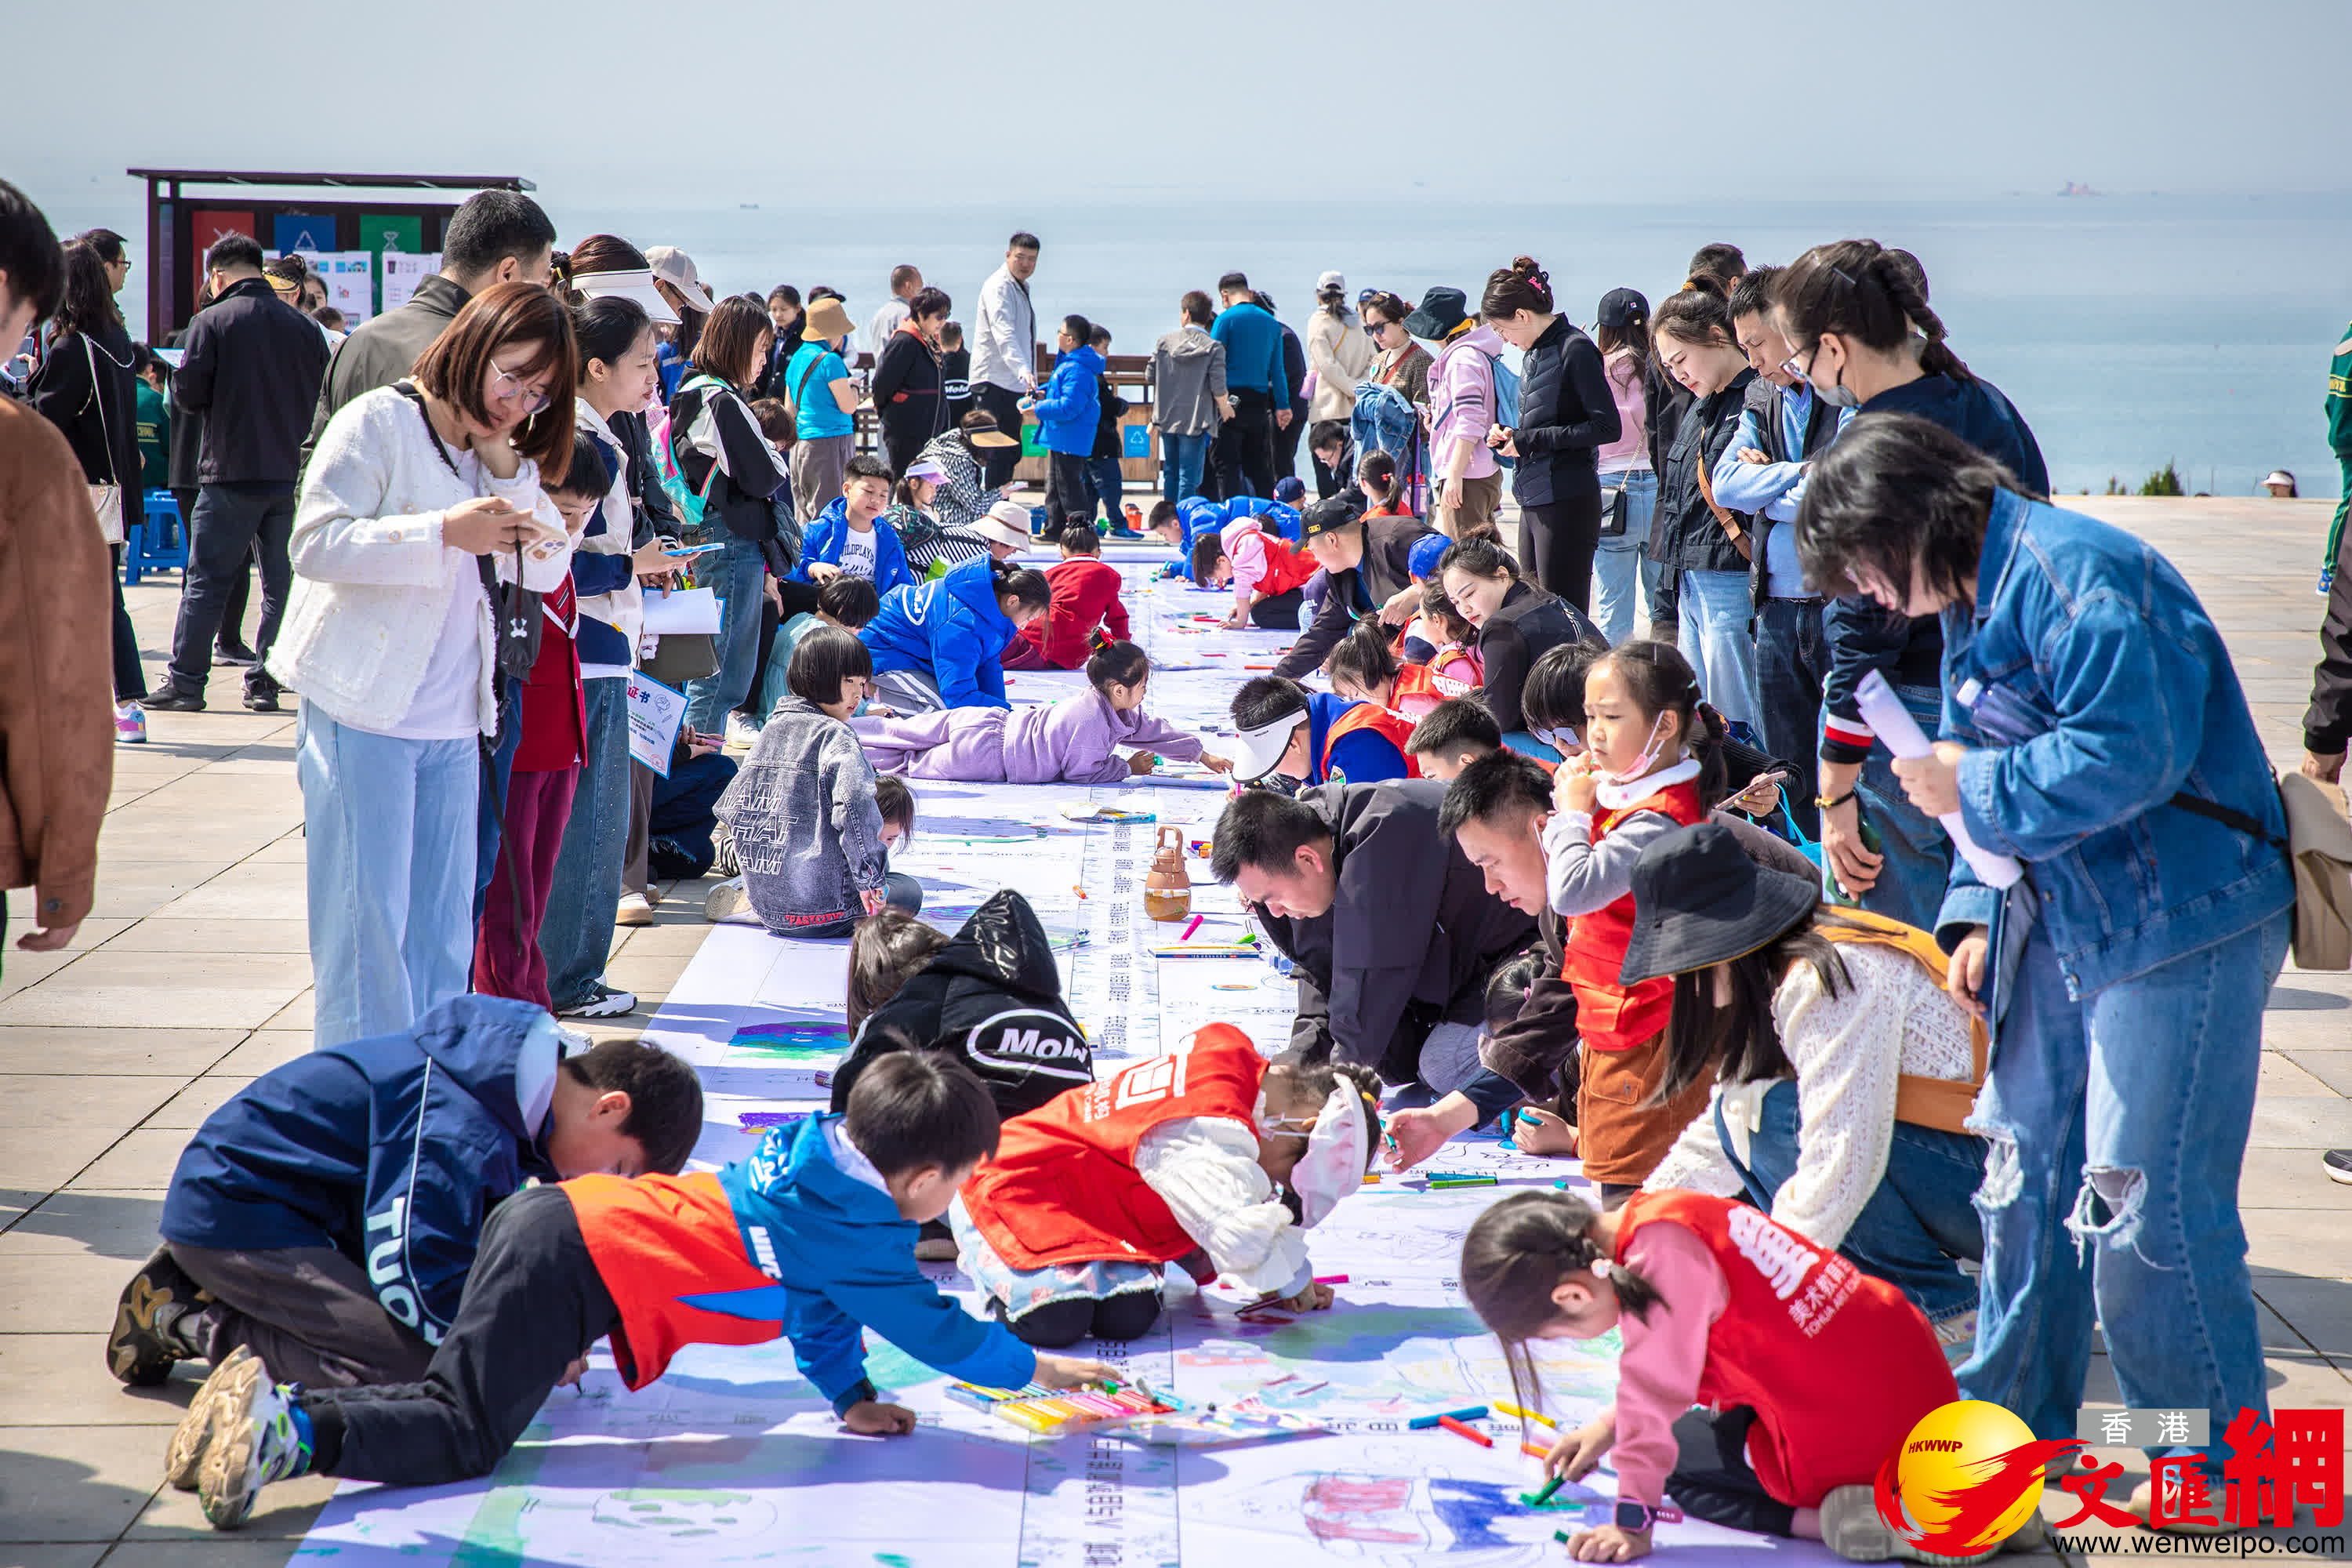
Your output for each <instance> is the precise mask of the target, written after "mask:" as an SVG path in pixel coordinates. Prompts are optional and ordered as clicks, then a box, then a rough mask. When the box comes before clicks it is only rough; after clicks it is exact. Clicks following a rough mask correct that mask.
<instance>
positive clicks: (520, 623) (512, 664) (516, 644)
mask: <svg viewBox="0 0 2352 1568" xmlns="http://www.w3.org/2000/svg"><path fill="white" fill-rule="evenodd" d="M399 392H400V395H402V396H403V397H405V398H407V399H408V401H409V402H411V403H413V404H415V405H416V416H417V417H418V418H419V419H422V420H424V421H425V435H426V436H428V437H431V438H432V441H433V449H434V451H436V452H437V453H439V454H440V457H441V461H442V463H443V464H444V465H445V466H446V468H448V470H449V472H450V473H451V474H453V475H456V474H457V459H456V458H452V457H451V456H449V448H448V447H445V446H443V445H442V444H441V432H439V431H438V430H436V429H435V428H433V416H431V415H429V414H427V413H426V412H425V395H424V394H423V393H421V392H418V391H417V390H416V388H415V385H414V384H411V383H409V382H405V381H404V382H401V383H400V384H399ZM459 477H460V478H462V476H459ZM474 564H475V565H476V566H478V567H479V568H480V569H481V573H482V593H483V595H484V596H485V597H487V598H488V600H489V602H490V627H491V637H492V647H493V648H494V649H495V662H496V663H497V665H498V668H499V674H501V675H504V676H507V677H509V679H515V680H523V679H529V677H530V667H531V666H532V665H534V664H537V663H538V662H539V595H537V594H534V593H532V592H531V591H530V589H528V588H526V587H524V586H523V585H522V546H521V545H520V544H517V545H516V546H515V580H514V581H513V582H512V583H510V584H509V583H501V582H499V567H498V563H497V561H496V560H494V559H493V558H492V557H490V556H488V555H477V556H475V557H474Z"/></svg>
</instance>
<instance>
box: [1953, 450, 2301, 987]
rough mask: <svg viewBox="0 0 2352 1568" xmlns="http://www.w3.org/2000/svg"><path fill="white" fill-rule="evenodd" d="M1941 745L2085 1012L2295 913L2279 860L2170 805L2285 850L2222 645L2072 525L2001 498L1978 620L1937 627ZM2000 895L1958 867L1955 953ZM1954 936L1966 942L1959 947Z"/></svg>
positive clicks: (2191, 611)
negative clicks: (2201, 807) (2087, 1005)
mask: <svg viewBox="0 0 2352 1568" xmlns="http://www.w3.org/2000/svg"><path fill="white" fill-rule="evenodd" d="M1943 628H1944V724H1943V732H1944V738H1945V739H1946V740H1950V741H1958V742H1960V743H1962V744H1963V745H1965V746H1967V747H1969V752H1968V754H1967V755H1966V756H1964V757H1962V758H1961V760H1960V765H1959V793H1960V812H1961V816H1962V818H1963V819H1964V820H1965V821H1966V823H1967V825H1968V829H1969V836H1970V837H1973V838H1974V839H1975V840H1976V841H1977V842H1978V843H1979V845H1981V846H1983V847H1985V848H1987V849H1997V850H2001V851H2004V852H2006V853H2008V854H2011V855H2013V856H2015V857H2017V858H2019V859H2021V860H2022V861H2024V862H2025V880H2024V882H2023V883H2022V884H2021V887H2020V889H2019V890H2020V891H2021V893H2028V894H2030V895H2031V896H2032V899H2033V900H2034V905H2035V914H2036V917H2037V918H2038V919H2039V920H2040V921H2041V922H2042V924H2043V925H2044V926H2045V927H2046V929H2047V931H2048V932H2049V937H2050V941H2051V942H2052V943H2053V945H2054V946H2055V947H2056V949H2057V952H2058V963H2059V967H2060V969H2061V970H2062V971H2063V973H2064V974H2065V976H2066V984H2067V988H2068V990H2069V992H2070V993H2071V994H2073V995H2074V997H2076V998H2077V999H2080V998H2082V997H2084V996H2088V995H2091V994H2094V993H2095V992H2098V991H2101V990H2104V989H2105V988H2106V987H2107V986H2110V985H2113V984H2116V982H2118V981H2122V980H2128V979H2130V978H2132V977H2133V976H2134V975H2137V974H2141V973H2146V972H2147V971H2148V970H2150V969H2153V968H2155V967H2156V966H2157V965H2158V964H2161V963H2168V962H2170V961H2171V960H2173V959H2175V958H2179V957H2180V956H2182V955H2183V954H2185V953H2189V952H2195V951H2197V950H2198V949H2200V948H2202V947H2208V946H2210V945H2211V944H2212V943H2214V942H2221V941H2222V940H2224V939H2225V938H2228V937H2231V936H2234V935H2236V934H2237V933H2239V932H2240V931H2246V930H2248V929H2250V928H2251V927H2252V926H2255V925H2258V924H2260V923H2261V922H2262V921H2264V920H2266V919H2268V918H2269V917H2271V916H2273V915H2275V914H2277V913H2278V912H2279V911H2280V910H2284V909H2285V908H2287V907H2288V906H2289V905H2290V904H2292V903H2293V902H2294V879H2293V877H2292V875H2291V873H2290V872H2289V870H2288V868H2287V862H2286V857H2285V856H2284V854H2283V853H2281V852H2280V850H2279V849H2277V848H2276V847H2273V846H2272V845H2271V844H2268V843H2265V842H2263V840H2261V839H2258V838H2255V837H2252V836H2251V835H2249V834H2245V833H2241V832H2239V831H2238V830H2237V829H2235V828H2232V827H2227V826H2223V825H2221V823H2218V822H2214V821H2211V820H2210V819H2208V818H2206V817H2203V816H2197V815H2195V814H2193V813H2191V812H2188V811H2184V810H2182V809H2181V808H2180V807H2179V806H2176V805H2170V804H2168V803H2169V802H2170V800H2171V798H2172V796H2173V795H2175V794H2176V793H2178V792H2181V791H2186V792H2188V793H2189V794H2191V795H2198V796H2201V797H2202V798H2204V799H2206V800H2209V801H2212V802H2214V803H2216V804H2218V805H2225V806H2229V807H2231V808H2232V809H2234V810H2236V811H2239V812H2242V813H2243V814H2244V815H2246V816H2251V817H2253V818H2255V819H2257V820H2258V821H2260V822H2262V823H2263V825H2264V826H2265V828H2266V829H2267V830H2268V831H2269V832H2270V833H2272V834H2273V835H2275V836H2276V837H2280V838H2282V839H2283V838H2284V837H2285V835H2286V827H2285V816H2284V811H2283V810H2282V808H2281V807H2280V805H2279V796H2278V790H2277V788H2276V786H2275V784H2274V783H2273V779H2272V776H2271V771H2270V765H2269V763H2267V762H2266V761H2265V760H2264V757H2263V743H2262V741H2261V738H2260V737H2259V736H2257V735H2256V734H2255V732H2254V721H2253V717H2252V714H2251V713H2250V712H2249V711H2248V710H2247V707H2246V697H2245V692H2244V691H2243V689H2241V688H2240V686H2239V684H2238V678H2237V674H2236V672H2235V670H2234V669H2232V668H2231V664H2230V654H2229V650H2228V649H2227V648H2226V647H2223V646H2222V643H2221V633H2220V632H2219V631H2217V630H2216V629H2215V628H2214V626H2213V623H2212V621H2211V619H2210V617H2208V616H2207V615H2206V613H2205V607H2204V606H2203V605H2201V604H2200V603H2199V602H2198V599H2197V595H2195V594H2194V593H2193V592H2192V591H2190V589H2189V584H2187V583H2186V582H2185V581H2183V580H2182V578H2181V576H2180V574H2179V572H2178V571H2176V570H2174V568H2173V566H2172V563H2170V562H2168V561H2167V560H2165V559H2164V557H2163V556H2161V555H2159V554H2158V553H2157V552H2156V551H2154V550H2153V549H2151V548H2150V547H2149V546H2148V545H2147V544H2146V543H2144V542H2141V541H2139V540H2137V539H2135V538H2133V537H2132V536H2131V535H2129V534H2127V533H2125V532H2124V531H2121V530H2120V529H2116V528H2112V527H2109V526H2108V525H2107V524H2105V523H2104V522H2100V521H2096V520H2095V519H2093V518H2088V517H2085V516H2084V515H2082V514H2081V513H2080V512H2072V511H2065V510H2061V509H2059V508H2057V507H2054V506H2050V505H2048V504H2046V503H2043V502H2041V501H2030V500H2025V499H2024V498H2023V497H2021V496H2018V495H2013V494H2011V493H2010V492H2009V491H2007V490H2001V491H1997V492H1996V493H1995V494H1994V497H1993V503H1992V515H1991V517H1990V520H1989V521H1988V523H1987V525H1986V529H1985V541H1984V551H1983V553H1982V555H1981V556H1980V557H1979V562H1978V565H1977V603H1976V605H1975V607H1974V608H1973V609H1971V608H1969V607H1968V606H1966V605H1953V606H1951V607H1950V608H1948V609H1947V610H1945V612H1944V615H1943ZM1999 897H2000V895H1998V894H1996V893H1995V892H1994V891H1993V889H1990V888H1987V887H1985V886H1983V885H1982V884H1980V883H1979V881H1978V880H1977V879H1976V877H1975V876H1974V874H1973V873H1972V872H1971V871H1970V870H1969V865H1968V862H1967V861H1966V860H1965V859H1963V858H1958V857H1955V858H1954V859H1953V862H1952V880H1951V886H1950V889H1949V890H1948V893H1947V895H1946V898H1945V900H1944V907H1943V910H1942V912H1941V914H1940V915H1939V916H1938V918H1937V934H1938V935H1939V936H1940V937H1941V938H1942V939H1943V941H1944V942H1945V944H1946V945H1947V946H1950V945H1953V944H1954V943H1956V942H1958V939H1959V937H1960V936H1961V935H1962V934H1964V932H1965V928H1966V927H1968V926H1970V925H1989V924H1990V923H1991V917H1992V914H1993V911H1994V909H1995V906H1996V903H1997V901H1998V900H1999ZM1955 928H1961V929H1955Z"/></svg>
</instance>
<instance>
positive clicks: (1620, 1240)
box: [1462, 1192, 2039, 1563]
mask: <svg viewBox="0 0 2352 1568" xmlns="http://www.w3.org/2000/svg"><path fill="white" fill-rule="evenodd" d="M1462 1289H1463V1293H1464V1294H1465V1295H1466V1296H1467V1297H1469V1299H1470V1305H1471V1307H1472V1308H1473V1309H1474V1310H1476V1312H1477V1314H1478V1316H1479V1318H1480V1319H1481V1320H1482V1321H1484V1322H1485V1323H1486V1326H1487V1327H1488V1328H1489V1329H1491V1330H1493V1331H1494V1332H1495V1334H1496V1338H1498V1339H1500V1340H1501V1341H1502V1342H1503V1348H1504V1352H1505V1353H1506V1355H1507V1357H1508V1359H1509V1362H1510V1366H1511V1384H1512V1389H1513V1391H1514V1393H1515V1394H1516V1395H1517V1399H1518V1402H1519V1404H1520V1405H1522V1406H1523V1407H1525V1408H1527V1409H1530V1410H1539V1409H1541V1408H1542V1404H1543V1392H1542V1386H1541V1384H1540V1383H1539V1382H1538V1377H1537V1373H1536V1370H1535V1367H1534V1364H1533V1363H1532V1362H1531V1361H1530V1360H1529V1358H1528V1351H1527V1344H1528V1341H1530V1340H1558V1339H1573V1340H1588V1341H1589V1340H1596V1339H1599V1338H1600V1337H1601V1335H1603V1334H1605V1333H1607V1332H1608V1331H1610V1330H1611V1329H1612V1328H1613V1329H1616V1330H1618V1331H1620V1332H1621V1333H1622V1335H1623V1337H1624V1346H1625V1348H1624V1354H1623V1356H1622V1359H1621V1360H1620V1362H1619V1363H1618V1380H1617V1398H1616V1401H1615V1402H1614V1403H1613V1404H1612V1405H1609V1406H1607V1407H1606V1408H1604V1409H1603V1410H1602V1411H1601V1414H1600V1415H1599V1416H1598V1417H1596V1418H1595V1419H1594V1420H1592V1421H1591V1422H1590V1423H1589V1424H1587V1425H1585V1426H1580V1427H1578V1428H1576V1429H1575V1430H1573V1431H1564V1432H1561V1433H1560V1434H1559V1437H1558V1438H1557V1439H1556V1440H1555V1441H1554V1442H1553V1443H1552V1446H1551V1452H1550V1453H1549V1455H1548V1456H1547V1457H1546V1458H1545V1460H1544V1467H1545V1468H1546V1469H1547V1470H1549V1471H1551V1472H1553V1473H1554V1474H1556V1475H1560V1476H1564V1477H1566V1478H1568V1479H1570V1480H1574V1479H1578V1478H1579V1477H1581V1476H1583V1475H1585V1474H1587V1473H1588V1472H1590V1471H1591V1469H1592V1468H1593V1467H1594V1466H1595V1465H1597V1464H1599V1463H1600V1461H1601V1456H1602V1455H1603V1454H1607V1453H1609V1452H1611V1451H1612V1449H1613V1450H1614V1451H1615V1454H1616V1471H1617V1512H1616V1518H1615V1521H1614V1522H1612V1523H1610V1524H1605V1525H1602V1526H1601V1527H1600V1528H1599V1529H1597V1530H1591V1531H1582V1532H1580V1534H1578V1535H1577V1536H1576V1537H1575V1538H1574V1539H1573V1540H1571V1541H1570V1542H1569V1552H1570V1555H1571V1556H1573V1557H1575V1558H1577V1559H1578V1560H1580V1561H1582V1562H1588V1563H1624V1562H1630V1561H1632V1560H1633V1559H1634V1558H1636V1557H1645V1556H1647V1555H1649V1552H1650V1550H1651V1545H1650V1541H1651V1532H1652V1529H1653V1526H1654V1521H1655V1520H1656V1517H1657V1514H1658V1511H1659V1509H1660V1507H1661V1506H1662V1505H1663V1504H1664V1502H1665V1501H1666V1500H1667V1499H1668V1498H1672V1499H1673V1500H1675V1502H1677V1503H1679V1504H1681V1505H1682V1508H1683V1510H1684V1511H1685V1513H1687V1514H1688V1515H1689V1516H1690V1517H1692V1518H1694V1519H1703V1520H1706V1521H1709V1522H1710V1523H1715V1524H1721V1525H1726V1526H1728V1527H1729V1528H1731V1529H1734V1530H1747V1531H1758V1532H1759V1533H1762V1534H1766V1535H1779V1536H1793V1537H1800V1538H1803V1539H1806V1540H1812V1541H1819V1542H1822V1543H1823V1544H1825V1545H1827V1546H1828V1547H1829V1548H1830V1549H1831V1550H1832V1551H1833V1552H1836V1553H1838V1555H1840V1556H1841V1557H1845V1558H1848V1559H1851V1560H1853V1561H1855V1562H1864V1563H1867V1562H1876V1561H1880V1560H1883V1559H1885V1558H1891V1557H1898V1556H1901V1557H1913V1556H1916V1555H1917V1554H1916V1552H1915V1551H1913V1550H1912V1549H1911V1548H1910V1546H1909V1545H1908V1543H1907V1542H1904V1541H1903V1540H1902V1538H1901V1537H1899V1536H1897V1535H1896V1534H1895V1531H1893V1530H1892V1529H1890V1528H1889V1527H1888V1526H1887V1525H1886V1523H1885V1521H1883V1520H1882V1519H1881V1518H1880V1517H1879V1514H1878V1507H1877V1503H1876V1500H1875V1498H1874V1494H1873V1487H1872V1483H1873V1481H1874V1478H1875V1477H1876V1475H1877V1473H1878V1469H1879V1467H1880V1466H1881V1465H1882V1464H1884V1463H1885V1460H1886V1457H1887V1456H1888V1455H1889V1454H1892V1453H1893V1452H1895V1448H1896V1447H1898V1446H1900V1445H1901V1443H1902V1442H1903V1440H1904V1438H1905V1437H1906V1436H1907V1435H1908V1434H1909V1432H1910V1430H1911V1428H1912V1426H1914V1425H1915V1424H1916V1422H1917V1421H1918V1420H1919V1418H1920V1417H1921V1416H1923V1415H1927V1412H1929V1411H1931V1410H1934V1409H1936V1408H1937V1406H1939V1405H1947V1404H1949V1403H1950V1402H1951V1401H1953V1400H1955V1399H1957V1398H1958V1397H1959V1392H1958V1389H1957V1388H1956V1387H1955V1386H1954V1385H1953V1383H1952V1374H1951V1373H1950V1372H1949V1371H1948V1369H1947V1368H1946V1367H1945V1365H1944V1357H1943V1354H1942V1352H1939V1351H1938V1350H1937V1348H1936V1335H1935V1332H1934V1331H1933V1330H1931V1329H1929V1328H1928V1327H1927V1319H1925V1318H1924V1317H1922V1316H1920V1314H1919V1309H1918V1308H1916V1307H1915V1306H1913V1305H1912V1304H1911V1303H1910V1302H1909V1301H1908V1300H1905V1298H1904V1296H1903V1293H1902V1292H1901V1291H1900V1290H1897V1289H1895V1287H1894V1286H1892V1285H1889V1284H1887V1283H1886V1282H1885V1280H1883V1279H1871V1278H1870V1277H1869V1276H1867V1275H1865V1274H1864V1273H1863V1272H1862V1271H1861V1270H1860V1269H1858V1268H1854V1266H1853V1264H1851V1263H1849V1262H1847V1261H1846V1260H1845V1259H1844V1258H1840V1257H1838V1256H1837V1255H1836V1254H1835V1253H1833V1252H1829V1251H1826V1250H1824V1249H1822V1248H1821V1247H1815V1246H1814V1245H1813V1244H1812V1243H1811V1242H1810V1241H1807V1240H1806V1239H1805V1238H1804V1237H1801V1236H1799V1235H1798V1234H1796V1233H1795V1232H1794V1231H1791V1230H1789V1229H1787V1228H1786V1227H1784V1226H1780V1225H1777V1224H1775V1223H1774V1222H1773V1221H1772V1220H1771V1219H1770V1218H1769V1217H1768V1216H1767V1215H1763V1214H1760V1213H1759V1212H1758V1211H1757V1210H1755V1209H1752V1208H1750V1207H1748V1205H1745V1204H1741V1203H1738V1202H1735V1201H1733V1200H1732V1199H1729V1198H1719V1197H1710V1196H1706V1195H1705V1194H1698V1193H1683V1192H1668V1193H1643V1194H1640V1195H1638V1196H1636V1197H1634V1198H1633V1199H1632V1200H1630V1201H1629V1202H1628V1203H1627V1204H1626V1205H1625V1206H1624V1207H1623V1208H1622V1209H1620V1210H1619V1211H1617V1212H1616V1213H1614V1214H1596V1213H1595V1212H1594V1211H1593V1209H1592V1206H1591V1205H1590V1204H1588V1203H1586V1202H1585V1201H1584V1200H1582V1199H1581V1198H1577V1197H1573V1196H1570V1194H1566V1193H1545V1192H1537V1193H1517V1194H1512V1195H1511V1196H1509V1197H1507V1198H1505V1199H1503V1200H1502V1201H1501V1202H1500V1203H1498V1204H1496V1205H1494V1206H1493V1207H1492V1208H1489V1209H1487V1210H1486V1212H1485V1213H1484V1214H1482V1215H1479V1216H1478V1218H1477V1219H1476V1221H1475V1222H1474V1223H1473V1224H1472V1225H1471V1226H1470V1234H1469V1235H1468V1236H1467V1237H1465V1238H1464V1240H1463V1243H1462ZM1857 1389H1867V1390H1869V1391H1870V1396H1869V1397H1868V1398H1866V1399H1857V1398H1855V1397H1854V1391H1855V1390H1857ZM2036 1467H2037V1468H2039V1461H2036ZM2012 1544H2014V1542H2012ZM1934 1561H1938V1562H1941V1561H1947V1560H1946V1559H1940V1558H1939V1559H1935V1560H1934ZM1964 1561H1975V1559H1972V1558H1971V1559H1965V1560H1964Z"/></svg>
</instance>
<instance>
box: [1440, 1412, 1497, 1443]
mask: <svg viewBox="0 0 2352 1568" xmlns="http://www.w3.org/2000/svg"><path fill="white" fill-rule="evenodd" d="M1437 1424H1438V1425H1439V1426H1443V1427H1444V1428H1445V1429H1446V1430H1447V1431H1448V1432H1451V1433H1453V1434H1454V1436H1457V1437H1467V1438H1469V1439H1470V1441H1472V1442H1473V1443H1475V1444H1477V1445H1478V1447H1481V1448H1491V1447H1494V1446H1495V1439H1493V1438H1492V1437H1489V1436H1486V1434H1485V1433H1484V1432H1481V1431H1479V1430H1478V1429H1477V1428H1476V1427H1475V1426H1464V1425H1462V1423H1461V1422H1459V1421H1456V1420H1455V1419H1454V1417H1453V1416H1451V1415H1441V1416H1439V1417H1438V1418H1437Z"/></svg>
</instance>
